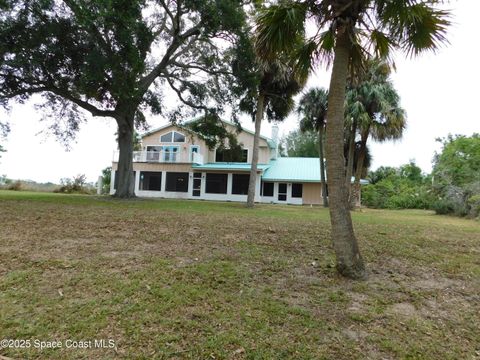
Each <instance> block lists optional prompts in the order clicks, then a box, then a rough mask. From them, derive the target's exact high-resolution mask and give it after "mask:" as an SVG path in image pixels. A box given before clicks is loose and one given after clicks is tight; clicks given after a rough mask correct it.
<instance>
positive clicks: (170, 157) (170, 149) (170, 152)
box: [163, 146, 180, 162]
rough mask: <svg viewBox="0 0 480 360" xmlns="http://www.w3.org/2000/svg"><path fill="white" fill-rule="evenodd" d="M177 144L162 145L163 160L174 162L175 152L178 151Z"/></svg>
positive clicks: (175, 158)
mask: <svg viewBox="0 0 480 360" xmlns="http://www.w3.org/2000/svg"><path fill="white" fill-rule="evenodd" d="M179 150H180V149H179V147H178V146H163V151H164V155H163V160H164V161H165V162H176V161H177V153H178V152H179Z"/></svg>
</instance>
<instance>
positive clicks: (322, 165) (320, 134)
mask: <svg viewBox="0 0 480 360" xmlns="http://www.w3.org/2000/svg"><path fill="white" fill-rule="evenodd" d="M318 156H319V158H320V181H321V182H322V198H323V206H324V207H328V197H327V182H326V180H325V155H324V154H323V126H320V127H319V128H318Z"/></svg>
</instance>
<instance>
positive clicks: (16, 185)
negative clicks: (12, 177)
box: [7, 180, 23, 191]
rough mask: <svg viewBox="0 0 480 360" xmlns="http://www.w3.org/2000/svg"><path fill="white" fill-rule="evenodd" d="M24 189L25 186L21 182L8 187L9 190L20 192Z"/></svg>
mask: <svg viewBox="0 0 480 360" xmlns="http://www.w3.org/2000/svg"><path fill="white" fill-rule="evenodd" d="M22 189H23V185H22V182H21V181H20V180H17V181H14V182H12V183H10V184H9V185H8V186H7V190H13V191H20V190H22Z"/></svg>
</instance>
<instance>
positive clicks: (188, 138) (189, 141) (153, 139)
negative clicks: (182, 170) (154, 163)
mask: <svg viewBox="0 0 480 360" xmlns="http://www.w3.org/2000/svg"><path fill="white" fill-rule="evenodd" d="M171 131H176V132H179V133H181V134H183V135H185V142H183V143H171V142H169V143H162V142H160V137H161V136H162V135H164V134H166V133H169V132H171ZM149 145H167V146H168V145H176V146H179V147H180V150H181V151H187V152H188V151H190V145H198V146H199V147H200V154H207V153H208V147H207V145H206V144H205V141H203V140H201V139H199V138H198V137H197V136H195V135H193V134H191V133H189V132H188V131H186V130H185V129H182V128H179V127H178V126H175V125H171V126H168V127H166V128H164V129H162V130H159V131H157V132H155V133H153V134H150V135H147V136H145V137H143V138H142V150H147V146H149ZM204 156H205V155H204ZM204 160H205V162H207V161H208V160H207V159H206V158H204Z"/></svg>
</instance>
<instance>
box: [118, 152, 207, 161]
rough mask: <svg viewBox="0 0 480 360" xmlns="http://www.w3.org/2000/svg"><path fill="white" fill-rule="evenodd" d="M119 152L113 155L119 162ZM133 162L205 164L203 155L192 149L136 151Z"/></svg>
mask: <svg viewBox="0 0 480 360" xmlns="http://www.w3.org/2000/svg"><path fill="white" fill-rule="evenodd" d="M118 157H119V152H118V151H116V152H115V153H114V155H113V161H114V162H118ZM133 162H146V163H194V164H203V155H202V154H199V153H192V152H190V151H182V150H179V151H165V150H162V151H134V152H133Z"/></svg>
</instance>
